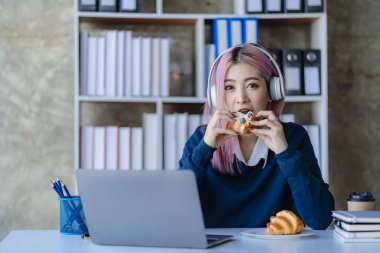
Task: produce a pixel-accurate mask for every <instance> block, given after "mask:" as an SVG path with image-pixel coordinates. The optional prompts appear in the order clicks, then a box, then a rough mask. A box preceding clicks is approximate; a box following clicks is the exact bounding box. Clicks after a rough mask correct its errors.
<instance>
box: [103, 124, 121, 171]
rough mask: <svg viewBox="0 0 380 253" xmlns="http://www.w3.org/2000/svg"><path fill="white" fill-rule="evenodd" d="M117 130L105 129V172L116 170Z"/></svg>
mask: <svg viewBox="0 0 380 253" xmlns="http://www.w3.org/2000/svg"><path fill="white" fill-rule="evenodd" d="M118 135H119V128H118V127H117V126H107V127H106V147H105V148H106V149H105V153H106V167H105V169H107V170H116V169H118V167H119V165H118V160H119V159H118V140H119V136H118Z"/></svg>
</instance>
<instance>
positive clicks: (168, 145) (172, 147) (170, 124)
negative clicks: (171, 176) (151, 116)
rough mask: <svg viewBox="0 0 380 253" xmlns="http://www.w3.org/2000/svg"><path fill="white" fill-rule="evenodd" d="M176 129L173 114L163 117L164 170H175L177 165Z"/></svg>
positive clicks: (175, 120)
mask: <svg viewBox="0 0 380 253" xmlns="http://www.w3.org/2000/svg"><path fill="white" fill-rule="evenodd" d="M176 129H177V119H176V115H175V114H166V115H164V169H165V170H175V169H177V168H178V164H177V160H176V159H177V151H176V150H177V138H174V137H173V136H175V134H176Z"/></svg>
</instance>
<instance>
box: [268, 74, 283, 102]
mask: <svg viewBox="0 0 380 253" xmlns="http://www.w3.org/2000/svg"><path fill="white" fill-rule="evenodd" d="M269 91H270V98H271V100H273V101H277V100H280V99H281V98H282V97H283V96H282V95H281V80H280V77H278V76H273V77H271V79H270V81H269Z"/></svg>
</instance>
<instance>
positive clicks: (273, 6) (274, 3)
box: [265, 0, 284, 13]
mask: <svg viewBox="0 0 380 253" xmlns="http://www.w3.org/2000/svg"><path fill="white" fill-rule="evenodd" d="M265 12H266V13H281V12H284V6H283V1H282V0H265Z"/></svg>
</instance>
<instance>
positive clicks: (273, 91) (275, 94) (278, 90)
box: [207, 43, 285, 107]
mask: <svg viewBox="0 0 380 253" xmlns="http://www.w3.org/2000/svg"><path fill="white" fill-rule="evenodd" d="M246 45H253V46H255V47H256V48H257V49H259V50H260V51H261V52H263V53H264V54H265V55H266V56H267V57H268V58H269V60H270V61H271V62H272V63H273V65H274V66H275V68H276V70H277V73H278V75H279V76H278V77H277V76H275V77H273V76H272V77H270V81H269V92H270V97H271V99H272V100H275V101H276V100H280V99H282V98H284V97H285V90H284V77H283V75H282V72H281V69H280V67H279V66H278V64H277V62H276V60H275V59H273V57H272V55H271V54H270V53H269V52H268V51H267V50H266V49H264V48H263V47H262V46H260V45H258V44H255V43H245V44H241V45H237V46H233V47H231V48H228V49H226V50H224V51H223V52H221V53H220V54H219V56H218V57H217V58H216V59H215V61H214V63H213V64H212V66H211V68H210V72H209V75H208V82H207V102H208V104H209V106H211V107H216V85H215V84H211V77H212V74H213V72H214V69H215V66H216V64H217V63H218V62H219V61H220V58H221V57H222V56H223V55H225V54H226V53H229V52H231V51H233V50H234V49H235V48H239V47H240V48H241V47H244V46H246Z"/></svg>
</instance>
